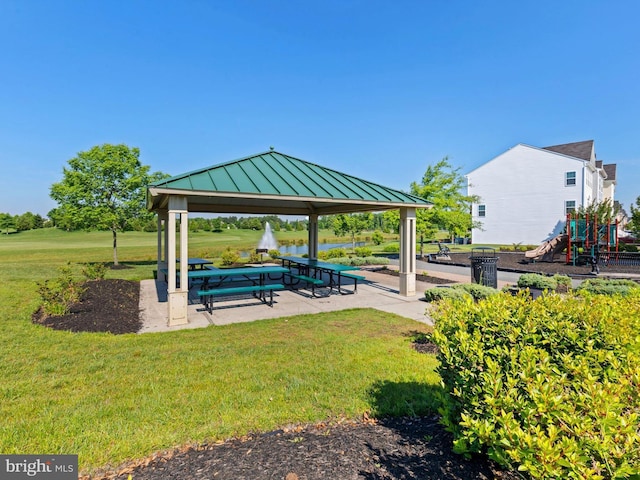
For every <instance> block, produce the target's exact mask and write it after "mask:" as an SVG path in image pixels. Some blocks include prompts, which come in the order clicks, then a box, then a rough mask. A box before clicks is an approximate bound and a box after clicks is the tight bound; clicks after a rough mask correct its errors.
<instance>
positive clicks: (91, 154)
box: [50, 144, 166, 265]
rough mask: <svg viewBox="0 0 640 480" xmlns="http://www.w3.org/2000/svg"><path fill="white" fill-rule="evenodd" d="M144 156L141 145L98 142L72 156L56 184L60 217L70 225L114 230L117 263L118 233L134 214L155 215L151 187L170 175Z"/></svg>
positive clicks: (138, 216) (54, 193)
mask: <svg viewBox="0 0 640 480" xmlns="http://www.w3.org/2000/svg"><path fill="white" fill-rule="evenodd" d="M139 157H140V149H138V148H130V147H128V146H127V145H122V144H121V145H110V144H104V145H100V146H95V147H93V148H91V150H88V151H86V152H80V153H78V155H77V156H76V157H74V158H72V159H71V160H69V162H68V163H69V166H68V168H64V169H63V178H62V181H60V182H58V183H54V184H53V185H52V186H51V192H50V195H51V198H53V199H54V200H55V201H56V202H58V204H59V207H58V208H57V209H55V212H53V213H54V216H55V217H58V219H60V220H63V221H64V222H66V223H68V224H69V226H70V228H86V229H93V228H97V229H107V230H110V231H111V232H112V234H113V263H114V265H118V253H117V247H118V237H117V233H118V232H119V231H124V230H125V229H126V228H127V226H128V225H129V224H130V223H131V222H132V221H133V220H140V219H144V218H145V217H148V216H150V215H151V214H150V213H149V212H148V211H147V210H146V207H145V202H146V187H147V185H148V184H149V183H150V182H153V181H155V180H159V179H161V178H164V177H166V175H164V174H162V173H160V172H156V173H153V174H150V173H149V166H146V165H142V164H141V163H140V159H139ZM52 218H53V217H52Z"/></svg>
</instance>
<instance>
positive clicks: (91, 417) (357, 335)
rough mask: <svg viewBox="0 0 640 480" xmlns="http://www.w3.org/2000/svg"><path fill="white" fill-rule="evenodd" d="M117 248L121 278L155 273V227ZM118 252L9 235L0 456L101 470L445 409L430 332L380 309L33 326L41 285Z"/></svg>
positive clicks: (215, 244) (238, 237) (71, 236)
mask: <svg viewBox="0 0 640 480" xmlns="http://www.w3.org/2000/svg"><path fill="white" fill-rule="evenodd" d="M294 233H295V232H294ZM260 234H261V232H249V231H225V232H223V233H221V234H212V233H195V234H191V235H190V254H192V255H193V252H196V253H197V254H198V255H202V256H208V255H206V253H207V251H209V252H213V251H215V250H216V249H218V248H222V249H223V248H224V247H226V245H229V244H233V245H234V246H235V245H238V248H239V249H241V248H244V246H245V245H246V247H247V248H252V246H254V245H256V243H257V241H258V239H259V237H260ZM297 235H299V236H304V235H305V232H298V233H297ZM118 242H119V249H118V250H119V251H118V254H119V258H120V260H121V262H122V263H125V264H127V265H129V266H131V267H132V268H130V269H125V270H114V271H110V272H109V273H108V276H109V277H118V278H127V279H133V280H140V279H143V278H151V276H152V271H153V269H154V268H155V262H154V259H155V252H156V243H155V242H156V235H155V234H153V233H125V234H122V235H119V237H118ZM111 257H112V251H111V238H110V234H109V233H108V232H73V233H67V232H61V231H57V230H37V231H32V232H24V233H20V234H13V235H4V236H1V238H0V278H2V281H1V282H0V321H1V322H2V329H1V330H0V345H2V347H1V349H0V376H1V377H2V382H0V418H2V419H3V421H2V422H1V423H0V452H1V453H3V454H9V453H21V454H43V453H68V454H78V455H79V458H80V466H81V469H82V470H84V471H85V472H88V471H93V470H96V469H100V468H103V467H105V466H108V465H111V466H115V465H118V464H120V463H122V462H124V461H126V460H128V459H135V458H141V457H144V456H146V455H149V454H151V453H152V452H154V451H156V450H159V449H166V448H171V447H173V446H178V445H183V444H187V443H192V442H195V443H199V442H205V441H212V440H219V439H224V438H228V437H231V436H237V435H243V434H246V433H248V432H253V431H266V430H271V429H274V428H277V427H279V426H283V425H286V424H289V423H307V422H317V421H325V420H327V419H329V420H330V419H336V418H342V417H347V418H358V417H360V416H361V415H362V414H363V413H364V412H369V413H370V414H372V415H379V416H385V415H405V414H424V413H427V412H430V411H433V409H434V408H435V406H436V392H437V391H438V389H439V387H438V384H439V379H438V377H437V375H436V374H435V373H434V369H435V366H436V365H435V364H436V362H435V359H434V358H433V357H432V356H428V355H421V354H418V353H416V352H415V351H413V349H411V348H410V346H409V344H410V341H411V334H412V332H415V331H416V330H422V331H424V329H426V328H427V327H426V326H424V325H422V324H419V323H416V322H413V321H411V320H408V319H404V318H402V317H398V316H394V315H390V314H386V313H381V312H379V311H376V310H372V309H362V310H347V311H342V312H334V313H327V314H321V315H306V316H297V317H289V318H283V319H274V320H266V321H260V322H254V323H248V324H237V325H230V326H225V327H210V328H205V329H200V330H189V331H179V332H165V333H154V334H145V335H133V334H132V335H121V336H114V335H109V334H86V333H79V334H73V333H68V332H58V331H51V330H48V329H46V328H44V327H41V326H38V325H34V324H32V323H31V314H32V313H33V312H34V311H35V310H36V308H37V307H38V305H39V299H38V296H37V285H36V283H37V282H39V281H43V280H45V279H47V278H52V277H54V276H56V274H57V270H58V268H59V267H60V266H62V265H65V264H66V263H67V262H72V264H77V263H86V262H110V261H111Z"/></svg>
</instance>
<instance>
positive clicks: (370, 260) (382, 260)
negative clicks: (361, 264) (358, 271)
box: [364, 256, 389, 265]
mask: <svg viewBox="0 0 640 480" xmlns="http://www.w3.org/2000/svg"><path fill="white" fill-rule="evenodd" d="M364 261H365V264H366V265H389V259H388V258H387V257H374V256H371V257H365V259H364Z"/></svg>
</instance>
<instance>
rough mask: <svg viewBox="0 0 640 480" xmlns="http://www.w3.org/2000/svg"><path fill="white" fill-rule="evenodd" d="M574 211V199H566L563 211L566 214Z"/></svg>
mask: <svg viewBox="0 0 640 480" xmlns="http://www.w3.org/2000/svg"><path fill="white" fill-rule="evenodd" d="M575 211H576V201H575V200H567V201H566V202H564V213H565V215H568V214H570V213H574V212H575Z"/></svg>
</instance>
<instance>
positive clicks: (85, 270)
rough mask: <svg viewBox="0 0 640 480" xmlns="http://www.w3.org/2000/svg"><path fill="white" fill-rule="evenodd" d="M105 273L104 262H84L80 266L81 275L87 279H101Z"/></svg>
mask: <svg viewBox="0 0 640 480" xmlns="http://www.w3.org/2000/svg"><path fill="white" fill-rule="evenodd" d="M106 274H107V267H106V266H105V264H104V263H85V264H84V265H83V266H82V275H84V276H85V278H86V279H87V280H103V279H104V277H105V275H106Z"/></svg>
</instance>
